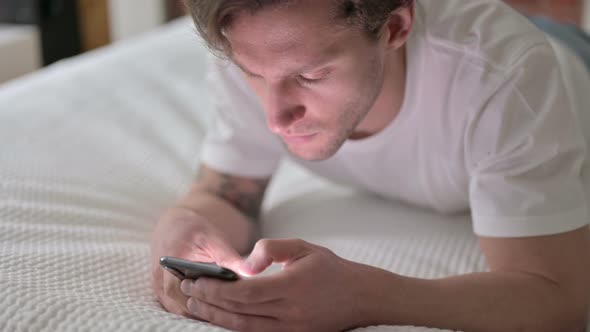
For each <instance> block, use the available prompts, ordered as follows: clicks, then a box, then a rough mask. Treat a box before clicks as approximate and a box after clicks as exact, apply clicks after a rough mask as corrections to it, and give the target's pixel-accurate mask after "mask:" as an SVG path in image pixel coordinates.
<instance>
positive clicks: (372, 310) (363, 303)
mask: <svg viewBox="0 0 590 332" xmlns="http://www.w3.org/2000/svg"><path fill="white" fill-rule="evenodd" d="M352 264H355V267H354V268H355V270H356V271H357V272H358V273H359V275H358V279H357V280H359V281H360V282H359V285H360V286H359V288H358V294H356V295H355V296H356V299H355V300H354V301H357V303H356V305H357V306H358V308H357V310H358V312H359V313H360V315H358V316H359V317H358V318H359V319H360V321H359V322H355V323H356V324H357V325H358V327H361V326H374V325H384V324H389V325H394V324H398V323H397V322H396V321H395V320H396V319H395V318H396V316H397V315H396V311H397V308H398V303H400V301H399V300H400V298H401V297H402V296H403V295H401V294H400V292H398V289H399V287H400V286H399V285H400V281H401V279H403V278H402V277H401V276H399V275H397V274H395V273H392V272H390V271H387V270H384V269H380V268H377V267H374V266H370V265H365V264H360V263H355V262H352ZM395 294H398V295H399V296H398V295H395Z"/></svg>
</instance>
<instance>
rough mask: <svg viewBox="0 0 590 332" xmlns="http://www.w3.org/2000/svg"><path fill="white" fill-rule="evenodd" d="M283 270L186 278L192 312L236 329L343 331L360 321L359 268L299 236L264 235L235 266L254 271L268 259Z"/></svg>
mask: <svg viewBox="0 0 590 332" xmlns="http://www.w3.org/2000/svg"><path fill="white" fill-rule="evenodd" d="M273 262H274V263H282V265H283V270H282V271H280V272H278V273H275V274H273V275H270V276H264V277H257V278H250V279H243V280H239V281H235V282H226V281H219V280H215V279H210V278H201V279H198V280H196V281H192V280H185V281H183V282H182V284H181V289H182V291H183V293H184V294H185V295H186V296H188V297H190V298H189V299H188V302H187V308H188V310H189V312H190V313H191V314H192V315H195V316H197V317H200V318H202V319H204V320H207V321H209V322H211V323H213V324H215V325H219V326H222V327H225V328H229V329H232V330H236V331H291V330H293V331H342V330H347V329H351V328H354V327H358V326H363V325H364V324H363V322H362V321H360V319H362V317H363V316H364V315H363V311H364V310H365V309H364V308H363V306H362V305H361V301H360V299H362V295H363V290H362V285H363V279H364V275H363V271H364V269H363V267H362V266H361V265H360V264H356V263H353V262H350V261H347V260H345V259H343V258H340V257H338V256H336V255H335V254H334V253H333V252H331V251H330V250H328V249H326V248H322V247H319V246H316V245H313V244H310V243H307V242H305V241H302V240H293V239H282V240H269V239H263V240H260V241H258V242H257V243H256V246H255V248H254V250H253V251H252V253H251V255H250V256H249V257H248V259H247V260H246V261H245V262H244V263H243V264H242V265H241V266H240V269H239V272H240V273H241V274H243V275H255V274H258V273H260V272H262V271H264V270H265V269H266V268H267V267H268V266H269V265H271V264H272V263H273Z"/></svg>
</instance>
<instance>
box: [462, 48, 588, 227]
mask: <svg viewBox="0 0 590 332" xmlns="http://www.w3.org/2000/svg"><path fill="white" fill-rule="evenodd" d="M570 94H571V91H568V90H566V88H565V85H564V78H563V76H562V73H561V71H560V69H559V65H558V63H557V61H556V59H555V55H554V53H553V50H552V48H551V47H549V46H545V45H542V46H538V47H536V48H535V49H531V50H530V51H529V52H528V53H527V54H526V55H525V56H523V57H522V58H521V59H520V60H519V61H518V64H516V65H515V66H514V68H513V69H512V70H511V71H510V72H509V73H507V75H506V79H505V80H504V81H503V83H502V84H501V85H500V86H499V88H498V89H497V90H496V91H495V93H494V94H493V95H492V96H491V97H490V98H489V99H488V100H486V101H485V103H484V104H483V107H481V108H480V111H479V112H478V113H477V114H476V115H474V116H473V118H472V119H471V120H470V121H469V122H470V123H469V124H468V126H467V128H468V129H467V131H466V133H467V134H466V135H467V137H466V151H467V152H466V153H467V160H468V164H469V165H468V168H469V173H470V183H469V199H470V205H471V212H472V218H473V227H474V231H475V233H476V234H477V235H480V236H488V237H527V236H540V235H549V234H558V233H563V232H567V231H571V230H574V229H577V228H580V227H582V226H584V225H587V224H588V222H589V218H588V208H587V198H586V193H585V188H584V186H583V181H582V174H581V173H582V168H583V166H584V165H585V164H586V142H585V139H584V136H583V134H582V130H581V127H580V125H579V123H577V115H576V112H577V111H578V110H576V108H577V107H580V106H579V105H577V104H576V103H575V102H574V101H573V99H572V98H570V97H571V95H570ZM580 111H588V110H580Z"/></svg>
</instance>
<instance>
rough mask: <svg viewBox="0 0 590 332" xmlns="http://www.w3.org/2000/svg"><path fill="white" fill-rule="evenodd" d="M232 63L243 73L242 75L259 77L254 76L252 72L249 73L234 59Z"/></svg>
mask: <svg viewBox="0 0 590 332" xmlns="http://www.w3.org/2000/svg"><path fill="white" fill-rule="evenodd" d="M232 62H233V63H234V64H235V65H236V66H238V68H240V70H241V71H243V72H244V73H246V74H248V75H250V76H259V75H256V74H254V73H252V72H251V71H249V70H248V69H246V67H244V66H243V65H241V64H240V63H239V62H238V61H237V60H236V59H232Z"/></svg>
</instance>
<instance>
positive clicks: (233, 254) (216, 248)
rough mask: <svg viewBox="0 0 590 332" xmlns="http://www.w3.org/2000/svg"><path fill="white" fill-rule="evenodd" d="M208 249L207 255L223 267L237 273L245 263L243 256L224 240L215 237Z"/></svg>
mask: <svg viewBox="0 0 590 332" xmlns="http://www.w3.org/2000/svg"><path fill="white" fill-rule="evenodd" d="M207 247H208V248H207V251H208V252H207V253H208V254H209V255H210V256H211V257H212V258H213V259H214V260H215V263H216V264H217V265H219V266H221V267H224V268H227V269H230V270H233V271H237V270H238V269H239V267H240V265H241V264H242V263H243V259H242V256H240V254H239V253H238V252H237V251H236V250H235V249H234V248H233V247H232V246H230V245H229V244H228V243H227V242H226V241H224V240H223V239H219V238H216V237H214V238H213V239H211V240H210V243H209V244H208V246H207Z"/></svg>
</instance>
